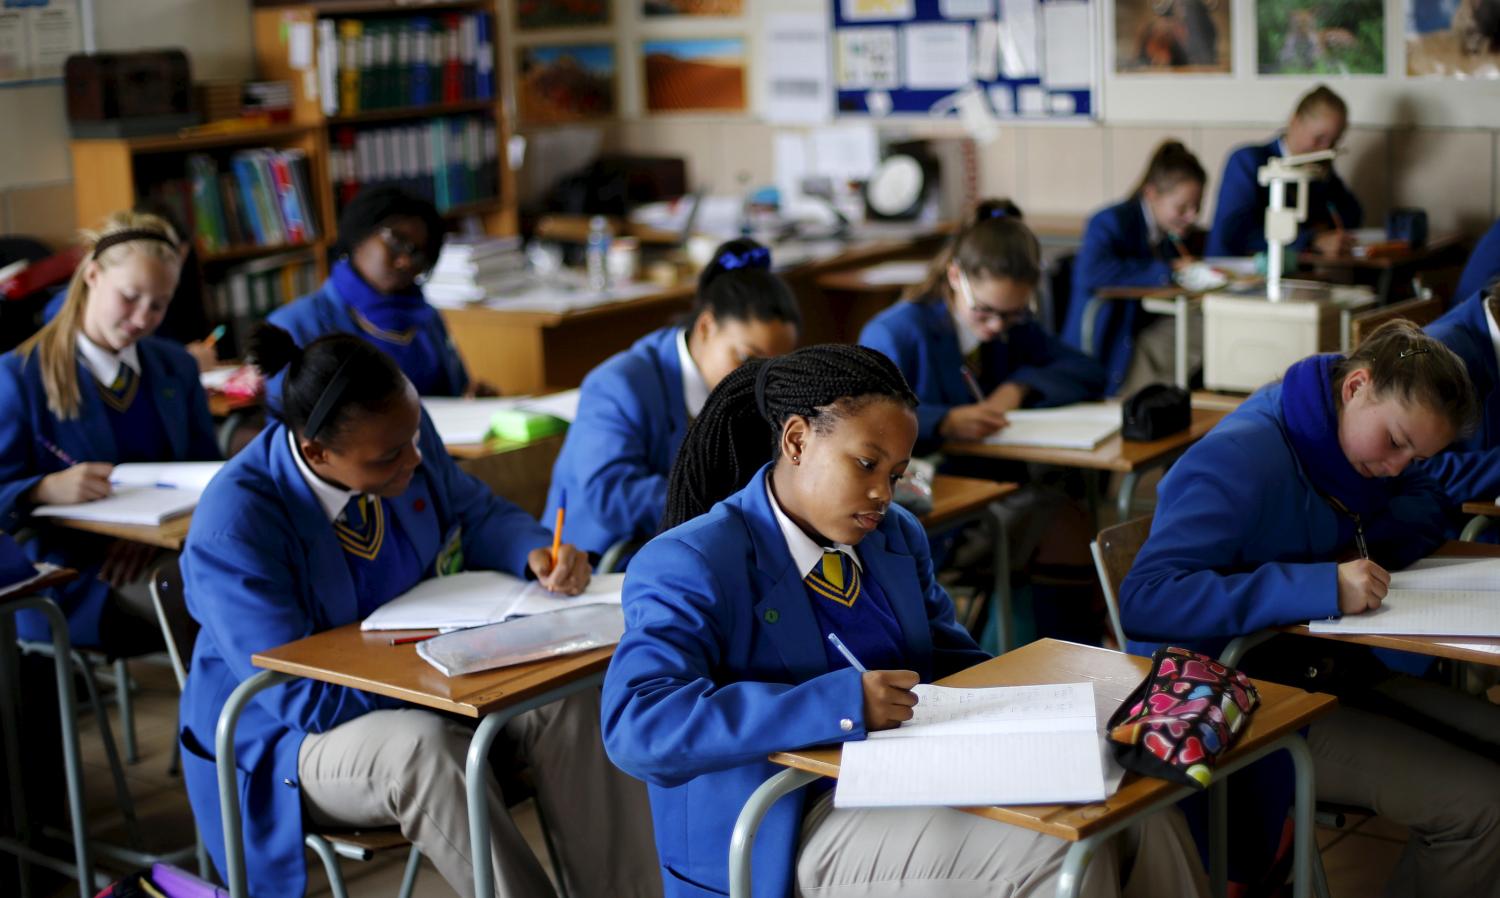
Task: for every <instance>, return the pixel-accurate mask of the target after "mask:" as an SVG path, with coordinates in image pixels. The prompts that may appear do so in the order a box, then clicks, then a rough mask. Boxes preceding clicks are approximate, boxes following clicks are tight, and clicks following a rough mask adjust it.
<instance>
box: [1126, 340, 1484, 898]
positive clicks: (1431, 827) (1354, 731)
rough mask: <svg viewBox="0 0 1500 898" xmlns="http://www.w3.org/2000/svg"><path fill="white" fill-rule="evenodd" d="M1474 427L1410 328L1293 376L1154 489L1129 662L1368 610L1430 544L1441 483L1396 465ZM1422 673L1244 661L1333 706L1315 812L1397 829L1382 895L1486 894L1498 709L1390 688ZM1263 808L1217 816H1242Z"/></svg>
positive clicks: (1346, 662) (1370, 662) (1134, 575)
mask: <svg viewBox="0 0 1500 898" xmlns="http://www.w3.org/2000/svg"><path fill="white" fill-rule="evenodd" d="M1475 415H1476V401H1475V396H1474V388H1473V385H1472V384H1471V382H1470V380H1469V378H1468V376H1467V375H1466V374H1465V372H1464V367H1463V362H1462V361H1461V360H1460V359H1459V358H1458V357H1457V356H1455V355H1454V354H1453V353H1452V352H1450V351H1449V350H1448V349H1447V348H1446V347H1444V346H1443V345H1442V344H1441V343H1439V342H1438V341H1437V340H1435V339H1433V338H1431V337H1429V336H1427V335H1425V334H1423V333H1422V332H1421V331H1420V330H1418V329H1417V328H1416V327H1415V326H1414V325H1412V324H1411V323H1410V322H1408V321H1404V320H1400V321H1394V322H1391V323H1388V324H1386V325H1384V326H1383V327H1381V328H1379V329H1378V330H1376V331H1375V333H1373V334H1371V335H1370V336H1369V337H1368V338H1366V340H1365V341H1364V343H1362V344H1360V346H1359V348H1358V349H1356V350H1355V351H1354V353H1352V354H1351V355H1350V356H1348V357H1347V358H1346V357H1343V356H1338V355H1322V356H1312V357H1310V358H1307V359H1304V360H1302V361H1300V362H1297V363H1296V364H1294V365H1292V366H1291V367H1290V368H1288V369H1287V372H1286V375H1285V377H1283V378H1282V380H1281V382H1280V383H1277V384H1273V385H1271V386H1268V387H1266V388H1264V389H1262V390H1261V391H1260V392H1258V393H1256V394H1255V395H1254V396H1252V397H1250V399H1249V400H1247V401H1246V402H1245V403H1244V404H1243V405H1241V406H1240V407H1239V408H1238V409H1237V410H1236V411H1234V412H1233V413H1232V414H1230V415H1229V416H1228V417H1227V418H1225V419H1224V420H1223V422H1221V423H1220V424H1219V425H1218V426H1217V427H1215V428H1214V430H1213V431H1212V432H1210V433H1209V434H1208V436H1206V437H1204V438H1203V439H1202V440H1201V441H1200V442H1198V443H1196V444H1194V445H1193V446H1192V447H1191V448H1190V449H1188V451H1187V453H1186V454H1184V455H1183V457H1182V458H1181V459H1179V460H1178V461H1177V462H1176V463H1175V464H1174V465H1173V466H1172V469H1171V470H1170V471H1168V472H1167V475H1166V476H1165V477H1164V478H1163V479H1162V482H1161V487H1160V491H1159V495H1160V500H1159V502H1158V504H1157V512H1156V517H1155V518H1154V519H1153V520H1152V522H1151V535H1150V537H1149V538H1148V539H1147V540H1146V542H1145V545H1144V546H1143V547H1142V548H1141V551H1140V554H1139V555H1138V556H1137V557H1136V560H1135V563H1134V565H1133V566H1132V567H1131V569H1130V572H1129V574H1128V575H1127V576H1126V577H1125V580H1124V583H1123V584H1122V586H1121V590H1120V614H1121V621H1122V623H1123V624H1124V627H1125V632H1126V633H1127V635H1128V636H1129V638H1130V649H1131V651H1135V652H1138V653H1141V654H1149V653H1150V652H1151V651H1153V650H1154V649H1155V648H1156V647H1157V645H1159V644H1162V643H1168V644H1171V645H1185V646H1189V647H1193V648H1197V649H1199V650H1201V651H1204V652H1207V653H1209V654H1215V655H1216V654H1218V653H1219V652H1220V651H1222V649H1223V647H1224V645H1225V642H1226V641H1227V640H1228V639H1229V638H1231V637H1234V636H1240V635H1244V634H1249V633H1253V632H1255V631H1257V630H1260V629H1263V628H1267V627H1278V626H1282V625H1288V624H1298V623H1305V622H1306V621H1308V620H1311V619H1318V618H1325V617H1337V616H1341V615H1353V614H1365V613H1369V612H1371V611H1374V610H1375V609H1378V608H1379V607H1380V606H1381V603H1382V601H1383V600H1384V599H1385V597H1386V594H1387V591H1388V589H1389V587H1390V574H1389V572H1390V571H1392V570H1396V569H1398V568H1401V567H1405V566H1406V565H1408V564H1410V563H1412V562H1413V561H1415V560H1417V559H1418V558H1421V557H1422V556H1424V555H1427V554H1429V553H1430V552H1432V551H1433V550H1434V549H1436V548H1437V547H1438V546H1439V545H1440V544H1441V543H1442V540H1443V536H1444V528H1445V518H1444V510H1445V502H1444V501H1443V497H1442V495H1441V493H1440V491H1439V489H1438V487H1437V484H1435V483H1434V482H1433V481H1431V480H1430V479H1428V478H1427V477H1426V476H1424V475H1423V474H1422V473H1421V472H1420V471H1413V470H1411V468H1410V466H1411V465H1412V462H1414V461H1420V460H1422V459H1428V458H1431V457H1432V456H1434V455H1436V454H1437V453H1438V452H1440V451H1441V450H1442V448H1443V447H1444V446H1446V445H1447V444H1448V443H1449V442H1450V441H1451V440H1452V439H1453V438H1454V437H1455V436H1456V435H1458V434H1462V433H1463V432H1465V431H1466V430H1467V429H1468V428H1469V427H1470V426H1471V425H1472V423H1473V420H1474V418H1475ZM1428 660H1429V659H1427V658H1425V657H1423V656H1410V655H1400V654H1394V653H1391V654H1371V650H1369V649H1366V648H1363V647H1361V646H1354V645H1349V644H1347V643H1337V642H1332V641H1329V640H1324V639H1310V638H1304V637H1295V636H1277V637H1275V639H1273V640H1272V641H1271V642H1269V643H1267V644H1266V645H1264V646H1262V647H1260V648H1258V649H1255V650H1254V651H1252V652H1251V653H1250V654H1249V655H1248V656H1246V660H1245V662H1244V666H1245V669H1246V671H1247V672H1248V673H1250V674H1252V675H1254V676H1261V677H1265V678H1267V679H1271V680H1276V681H1278V682H1286V683H1291V684H1293V685H1298V686H1303V687H1305V688H1308V689H1311V690H1314V691H1319V692H1333V693H1335V694H1337V695H1338V696H1339V707H1338V708H1337V709H1336V710H1335V711H1334V712H1333V713H1332V714H1330V715H1329V716H1327V717H1324V718H1320V719H1319V720H1318V721H1316V722H1315V723H1313V724H1312V726H1311V728H1310V729H1309V730H1308V733H1307V743H1308V748H1309V749H1311V751H1312V756H1313V763H1314V770H1315V774H1316V776H1315V783H1316V787H1317V797H1318V798H1319V799H1321V800H1325V801H1332V802H1336V803H1339V804H1345V805H1353V806H1356V807H1363V808H1371V809H1373V810H1375V811H1376V812H1377V813H1379V814H1381V815H1382V816H1386V817H1389V818H1391V819H1392V820H1394V821H1395V822H1397V823H1399V824H1401V825H1402V826H1404V827H1408V828H1409V829H1410V832H1411V835H1410V839H1409V840H1408V842H1407V847H1406V850H1405V851H1404V852H1403V853H1402V855H1401V859H1400V862H1399V863H1398V864H1397V866H1396V869H1395V871H1394V872H1393V873H1392V877H1391V880H1390V882H1389V883H1388V884H1387V886H1386V890H1385V894H1386V895H1390V896H1408V895H1411V896H1415V895H1494V894H1496V883H1497V882H1500V764H1497V763H1496V760H1495V758H1496V757H1497V751H1500V708H1496V707H1495V706H1494V705H1493V704H1491V703H1489V702H1488V701H1485V700H1484V699H1483V698H1482V697H1479V698H1474V697H1470V696H1467V695H1462V694H1459V693H1457V692H1456V691H1454V690H1450V689H1447V688H1446V687H1443V686H1441V685H1438V684H1436V683H1433V682H1431V681H1428V680H1422V679H1417V678H1415V677H1412V676H1404V675H1401V674H1399V673H1397V671H1398V670H1403V669H1404V670H1416V671H1420V670H1421V669H1422V667H1424V666H1425V662H1426V661H1428ZM1235 780H1240V776H1236V777H1235ZM1246 782H1254V780H1253V779H1252V780H1246ZM1281 785H1284V786H1285V787H1286V788H1285V789H1283V790H1281V791H1279V792H1278V791H1276V790H1268V789H1264V788H1260V789H1257V790H1256V791H1257V792H1259V793H1260V794H1261V796H1262V797H1265V796H1279V799H1280V802H1279V804H1276V803H1275V802H1272V804H1273V805H1274V807H1271V808H1269V809H1268V810H1267V812H1266V813H1265V814H1264V817H1263V821H1264V822H1265V823H1266V824H1268V831H1267V832H1266V833H1265V844H1266V845H1267V846H1269V845H1270V844H1274V842H1275V838H1276V836H1277V835H1278V834H1279V833H1280V831H1281V825H1282V821H1283V820H1284V819H1285V808H1286V801H1287V800H1288V799H1289V796H1290V782H1289V780H1288V781H1287V782H1285V783H1282V784H1281ZM1234 788H1235V786H1234V781H1231V789H1232V790H1233V789H1234ZM1258 803H1260V804H1262V807H1263V809H1264V808H1265V803H1263V802H1257V801H1254V800H1249V801H1244V802H1241V801H1237V800H1235V801H1231V806H1232V807H1236V808H1243V809H1244V810H1242V811H1241V810H1237V811H1236V818H1237V819H1240V820H1248V819H1254V816H1255V813H1254V812H1255V806H1256V805H1257V804H1258ZM1236 844H1251V843H1250V842H1249V841H1240V840H1237V841H1236Z"/></svg>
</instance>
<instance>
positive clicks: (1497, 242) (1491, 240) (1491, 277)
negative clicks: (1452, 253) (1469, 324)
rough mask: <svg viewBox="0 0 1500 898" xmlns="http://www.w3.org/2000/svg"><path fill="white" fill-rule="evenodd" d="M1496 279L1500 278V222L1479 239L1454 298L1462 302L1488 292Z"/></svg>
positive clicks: (1459, 280) (1470, 255)
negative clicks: (1485, 291) (1474, 295)
mask: <svg viewBox="0 0 1500 898" xmlns="http://www.w3.org/2000/svg"><path fill="white" fill-rule="evenodd" d="M1496 278H1500V221H1496V222H1495V223H1494V224H1492V225H1490V229H1489V230H1488V231H1485V232H1484V236H1483V237H1481V238H1479V243H1478V244H1476V245H1475V246H1474V252H1472V253H1470V254H1469V261H1468V264H1466V265H1464V273H1463V276H1462V277H1460V278H1459V279H1458V289H1456V290H1454V291H1453V296H1454V298H1456V299H1459V300H1462V299H1465V298H1466V297H1469V296H1472V295H1473V294H1475V293H1478V292H1480V291H1481V290H1487V289H1488V288H1489V287H1490V286H1492V285H1493V284H1494V283H1495V279H1496Z"/></svg>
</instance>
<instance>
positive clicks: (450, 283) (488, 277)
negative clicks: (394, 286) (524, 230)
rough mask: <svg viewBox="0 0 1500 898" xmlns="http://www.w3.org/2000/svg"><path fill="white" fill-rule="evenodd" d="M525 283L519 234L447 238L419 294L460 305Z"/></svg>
mask: <svg viewBox="0 0 1500 898" xmlns="http://www.w3.org/2000/svg"><path fill="white" fill-rule="evenodd" d="M528 282H529V275H528V274H527V270H526V255H525V254H524V253H523V252H522V251H521V239H520V238H519V237H449V238H448V239H447V240H446V241H444V243H443V251H442V252H441V253H439V254H438V260H437V264H436V265H434V266H433V267H432V271H431V272H430V273H429V274H428V275H427V280H426V281H425V282H423V284H422V293H423V294H424V295H425V296H426V297H427V301H428V302H431V303H434V304H436V305H464V304H467V303H474V302H482V301H484V300H486V299H489V298H491V297H494V296H503V295H505V294H507V293H515V292H518V291H520V290H522V289H524V288H525V287H526V285H527V284H528Z"/></svg>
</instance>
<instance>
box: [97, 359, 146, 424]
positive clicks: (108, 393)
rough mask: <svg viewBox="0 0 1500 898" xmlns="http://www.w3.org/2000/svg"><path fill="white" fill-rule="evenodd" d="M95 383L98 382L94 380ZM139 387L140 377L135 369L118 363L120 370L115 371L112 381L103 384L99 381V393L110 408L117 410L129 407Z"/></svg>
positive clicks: (121, 410) (120, 410)
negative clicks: (106, 384) (107, 384)
mask: <svg viewBox="0 0 1500 898" xmlns="http://www.w3.org/2000/svg"><path fill="white" fill-rule="evenodd" d="M95 383H99V382H98V381H95ZM140 388H141V379H140V377H139V375H137V374H136V373H135V369H134V368H132V367H130V366H129V365H127V364H125V363H124V362H121V363H120V370H118V371H116V372H115V380H114V383H112V384H110V385H109V386H107V387H106V386H105V385H104V384H103V383H99V395H100V396H101V397H103V398H104V401H105V402H107V403H109V406H110V408H112V409H114V410H115V411H117V412H123V411H125V410H126V409H128V408H130V403H132V402H134V401H135V393H136V391H137V390H139V389H140Z"/></svg>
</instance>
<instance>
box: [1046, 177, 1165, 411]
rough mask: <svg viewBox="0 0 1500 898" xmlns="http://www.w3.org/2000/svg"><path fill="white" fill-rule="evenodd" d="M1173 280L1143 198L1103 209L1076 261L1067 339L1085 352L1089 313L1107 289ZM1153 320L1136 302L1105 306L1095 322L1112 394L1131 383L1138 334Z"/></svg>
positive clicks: (1092, 222) (1065, 330) (1096, 349)
mask: <svg viewBox="0 0 1500 898" xmlns="http://www.w3.org/2000/svg"><path fill="white" fill-rule="evenodd" d="M1171 282H1172V266H1171V264H1170V263H1169V262H1167V261H1166V260H1165V259H1162V258H1161V257H1160V256H1159V255H1157V253H1156V251H1155V247H1153V246H1152V245H1151V231H1150V228H1149V227H1147V225H1146V215H1145V213H1144V212H1143V211H1142V210H1141V200H1140V199H1139V198H1138V197H1131V198H1130V199H1128V200H1125V201H1124V202H1123V203H1117V204H1116V205H1113V206H1110V207H1108V208H1106V209H1101V210H1099V211H1098V212H1097V213H1095V214H1094V217H1093V218H1090V219H1089V224H1088V227H1087V228H1086V229H1085V230H1084V232H1083V246H1082V247H1080V248H1079V250H1078V257H1077V258H1076V259H1075V260H1074V262H1073V295H1072V297H1071V298H1070V299H1069V301H1068V323H1067V324H1066V325H1065V326H1064V327H1063V339H1064V340H1066V341H1067V342H1068V345H1069V346H1072V347H1073V348H1075V349H1083V313H1084V310H1085V309H1086V308H1087V307H1088V304H1089V300H1090V299H1092V298H1093V296H1094V294H1095V293H1096V292H1098V291H1099V290H1100V289H1101V288H1103V287H1160V286H1165V285H1167V284H1170V283H1171ZM1148 320H1149V316H1148V315H1147V314H1146V313H1145V311H1144V310H1143V309H1142V308H1141V304H1140V302H1138V301H1136V300H1110V301H1108V302H1104V303H1101V304H1100V306H1099V314H1098V315H1097V316H1095V318H1094V347H1093V349H1094V358H1096V359H1098V360H1099V363H1100V364H1102V365H1103V366H1104V371H1105V373H1106V374H1107V375H1108V377H1109V384H1108V387H1107V388H1106V392H1108V393H1114V392H1116V391H1117V390H1119V389H1120V384H1121V383H1123V382H1124V380H1125V372H1126V371H1127V370H1129V368H1130V358H1131V356H1132V355H1134V354H1135V335H1136V334H1137V333H1139V332H1140V330H1141V328H1143V327H1145V326H1146V323H1147V321H1148Z"/></svg>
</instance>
